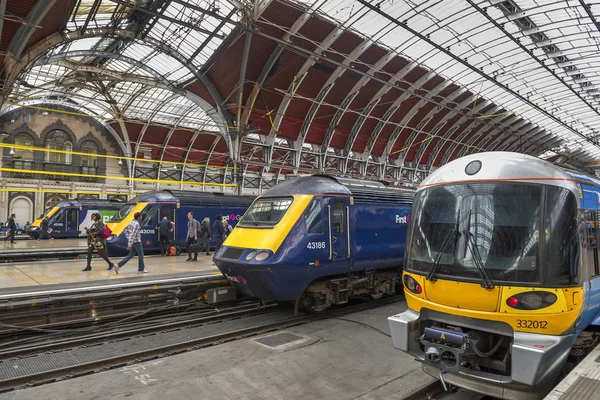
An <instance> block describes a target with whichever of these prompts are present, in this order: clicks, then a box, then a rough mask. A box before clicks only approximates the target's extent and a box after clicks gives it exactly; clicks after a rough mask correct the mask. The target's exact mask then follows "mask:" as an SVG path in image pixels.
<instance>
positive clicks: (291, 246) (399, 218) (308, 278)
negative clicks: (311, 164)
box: [215, 176, 414, 312]
mask: <svg viewBox="0 0 600 400" xmlns="http://www.w3.org/2000/svg"><path fill="white" fill-rule="evenodd" d="M413 198H414V190H412V189H401V188H391V187H387V186H386V185H384V184H383V183H380V182H372V181H361V180H356V179H344V178H334V177H329V176H310V177H301V178H296V179H291V180H288V181H285V182H283V183H281V184H279V185H277V186H275V187H274V188H273V189H271V190H270V191H269V192H267V193H266V194H265V195H264V196H262V197H259V198H258V199H257V200H256V201H255V202H254V204H253V205H252V206H251V207H250V209H249V210H248V211H247V212H246V214H245V215H244V217H243V218H242V220H241V221H240V222H239V223H238V227H237V228H236V229H235V230H234V231H233V232H232V233H231V235H230V236H229V237H228V238H227V240H226V241H225V243H224V246H223V247H222V249H221V250H220V251H219V252H218V253H217V254H216V255H215V263H216V264H217V266H218V267H219V269H220V270H221V272H222V273H223V274H224V275H225V277H227V279H228V280H229V281H230V282H231V284H232V285H233V286H235V287H236V288H237V289H238V290H240V291H241V292H243V293H244V294H247V295H249V296H254V297H259V298H263V299H272V300H276V301H288V300H297V301H299V302H300V304H302V305H303V306H304V307H305V308H306V309H308V310H309V311H311V312H320V311H324V310H325V309H327V308H328V307H329V306H330V305H332V304H342V303H345V302H347V301H348V299H349V298H350V297H351V296H354V295H359V294H368V295H370V296H371V297H373V298H380V297H381V296H383V295H384V294H392V293H394V292H395V288H396V283H398V282H399V279H400V274H401V272H402V262H403V258H404V242H405V238H406V231H407V224H408V221H409V218H410V207H411V204H412V201H413Z"/></svg>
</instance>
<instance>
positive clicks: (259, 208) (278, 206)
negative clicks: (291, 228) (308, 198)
mask: <svg viewBox="0 0 600 400" xmlns="http://www.w3.org/2000/svg"><path fill="white" fill-rule="evenodd" d="M293 201H294V199H293V198H292V197H263V198H261V199H258V200H257V201H256V202H254V204H252V206H251V207H250V209H248V211H246V214H244V218H242V220H241V221H240V222H239V224H238V225H239V226H246V227H256V226H263V227H272V226H275V225H277V223H278V222H279V221H280V220H281V218H283V215H284V214H285V213H286V211H287V210H288V208H290V206H291V205H292V202H293Z"/></svg>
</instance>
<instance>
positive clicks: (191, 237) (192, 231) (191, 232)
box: [185, 212, 200, 261]
mask: <svg viewBox="0 0 600 400" xmlns="http://www.w3.org/2000/svg"><path fill="white" fill-rule="evenodd" d="M187 228H188V229H187V238H186V245H187V252H188V258H187V260H185V261H198V251H196V252H194V258H192V251H193V247H197V246H194V245H195V244H196V243H198V231H199V230H200V222H198V221H197V220H195V219H194V213H193V212H189V213H188V223H187ZM196 250H197V249H196Z"/></svg>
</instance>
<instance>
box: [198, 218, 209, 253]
mask: <svg viewBox="0 0 600 400" xmlns="http://www.w3.org/2000/svg"><path fill="white" fill-rule="evenodd" d="M200 237H201V238H202V242H203V243H204V250H205V251H206V255H207V256H210V218H208V217H206V218H204V219H203V220H202V227H201V228H200Z"/></svg>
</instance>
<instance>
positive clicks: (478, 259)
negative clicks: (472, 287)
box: [464, 210, 496, 289]
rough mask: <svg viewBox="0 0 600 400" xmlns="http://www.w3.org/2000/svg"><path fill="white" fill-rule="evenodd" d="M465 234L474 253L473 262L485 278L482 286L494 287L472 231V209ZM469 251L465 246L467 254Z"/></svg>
mask: <svg viewBox="0 0 600 400" xmlns="http://www.w3.org/2000/svg"><path fill="white" fill-rule="evenodd" d="M464 234H465V236H466V237H467V239H466V242H467V246H468V245H470V246H471V254H472V255H473V263H474V264H475V267H477V271H479V275H481V279H483V283H482V284H481V286H482V287H483V288H484V289H493V288H494V287H495V286H496V285H495V284H494V281H492V279H491V278H490V277H489V275H488V274H487V272H486V270H485V264H484V263H483V259H482V258H481V254H480V253H479V249H478V248H477V240H476V239H475V235H474V234H473V233H472V232H471V210H469V221H468V224H467V229H466V230H465V231H464ZM466 253H467V249H466V247H465V255H466Z"/></svg>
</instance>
